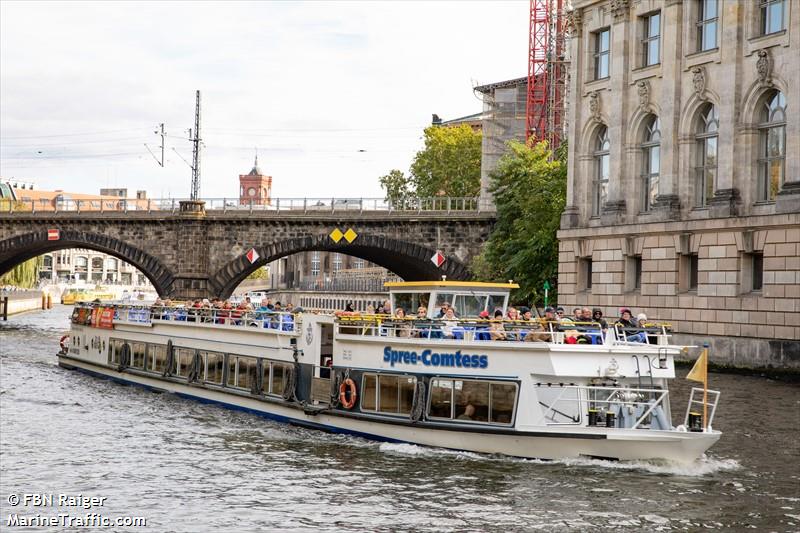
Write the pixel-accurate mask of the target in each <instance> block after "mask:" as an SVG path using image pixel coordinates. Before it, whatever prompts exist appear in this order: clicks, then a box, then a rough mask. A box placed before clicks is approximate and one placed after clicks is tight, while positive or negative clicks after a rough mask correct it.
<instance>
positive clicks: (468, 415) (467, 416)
mask: <svg viewBox="0 0 800 533" xmlns="http://www.w3.org/2000/svg"><path fill="white" fill-rule="evenodd" d="M473 416H475V406H474V405H472V404H471V403H468V404H467V405H466V406H465V407H464V412H463V413H461V414H460V415H458V416H457V417H456V419H457V420H472V417H473Z"/></svg>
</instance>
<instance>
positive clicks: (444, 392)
mask: <svg viewBox="0 0 800 533" xmlns="http://www.w3.org/2000/svg"><path fill="white" fill-rule="evenodd" d="M430 416H431V417H432V418H453V382H452V380H449V379H434V380H431V408H430Z"/></svg>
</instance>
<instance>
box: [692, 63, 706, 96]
mask: <svg viewBox="0 0 800 533" xmlns="http://www.w3.org/2000/svg"><path fill="white" fill-rule="evenodd" d="M692 86H693V87H694V92H695V93H696V94H697V96H699V97H700V99H701V100H705V99H706V97H705V92H706V69H704V68H703V67H694V68H693V69H692Z"/></svg>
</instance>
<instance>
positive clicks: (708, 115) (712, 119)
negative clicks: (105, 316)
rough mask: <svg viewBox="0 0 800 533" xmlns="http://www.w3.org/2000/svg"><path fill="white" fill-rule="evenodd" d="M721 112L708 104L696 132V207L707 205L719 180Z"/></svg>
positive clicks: (701, 114) (698, 122)
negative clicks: (718, 149) (718, 156)
mask: <svg viewBox="0 0 800 533" xmlns="http://www.w3.org/2000/svg"><path fill="white" fill-rule="evenodd" d="M718 136H719V113H718V112H717V106H715V105H713V104H706V106H705V107H704V108H703V109H701V111H700V117H699V120H698V121H697V129H696V132H695V146H696V149H697V167H696V170H695V189H694V190H695V193H694V198H695V204H694V205H695V207H706V206H707V205H708V204H709V202H710V201H711V198H713V197H714V188H715V184H716V181H717V141H718Z"/></svg>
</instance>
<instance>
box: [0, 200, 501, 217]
mask: <svg viewBox="0 0 800 533" xmlns="http://www.w3.org/2000/svg"><path fill="white" fill-rule="evenodd" d="M185 200H187V199H184V198H150V199H134V198H119V199H102V200H94V199H93V200H79V199H71V198H62V199H57V200H47V201H43V200H25V199H21V200H8V199H0V212H5V213H39V212H47V213H54V212H55V213H59V212H72V213H87V212H95V213H119V212H123V213H127V212H134V211H135V212H140V213H141V212H148V213H158V212H169V213H174V212H177V211H179V210H180V203H181V202H182V201H185ZM201 200H202V201H203V202H205V209H206V211H214V212H269V213H275V214H281V213H285V214H313V213H320V214H322V213H351V214H352V213H363V212H385V213H414V212H431V211H433V212H446V213H459V212H462V213H463V212H480V211H488V210H491V209H492V206H491V204H490V202H489V201H487V200H486V199H481V198H477V197H449V196H437V197H433V198H408V199H404V200H395V201H387V200H386V199H384V198H272V199H270V200H269V201H268V202H259V201H258V200H240V199H238V198H203V199H201Z"/></svg>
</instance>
